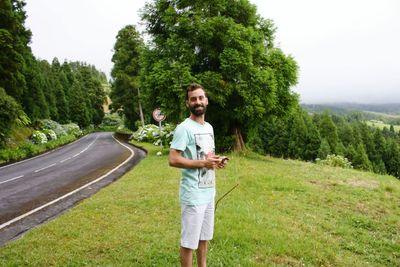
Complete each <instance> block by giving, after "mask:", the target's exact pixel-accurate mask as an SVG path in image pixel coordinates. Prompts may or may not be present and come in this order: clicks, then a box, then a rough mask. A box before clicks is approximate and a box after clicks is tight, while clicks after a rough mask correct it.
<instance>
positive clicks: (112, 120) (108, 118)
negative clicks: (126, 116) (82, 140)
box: [101, 113, 123, 126]
mask: <svg viewBox="0 0 400 267" xmlns="http://www.w3.org/2000/svg"><path fill="white" fill-rule="evenodd" d="M122 124H123V123H122V120H121V117H120V116H119V115H118V114H117V113H113V114H106V115H105V116H104V118H103V121H102V122H101V126H119V125H122Z"/></svg>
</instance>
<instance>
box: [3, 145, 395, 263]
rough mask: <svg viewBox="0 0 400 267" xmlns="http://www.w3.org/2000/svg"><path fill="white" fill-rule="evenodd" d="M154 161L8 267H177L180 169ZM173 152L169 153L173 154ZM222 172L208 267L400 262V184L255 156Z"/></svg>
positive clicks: (36, 234) (71, 215)
mask: <svg viewBox="0 0 400 267" xmlns="http://www.w3.org/2000/svg"><path fill="white" fill-rule="evenodd" d="M146 148H148V149H149V155H148V157H147V158H146V159H144V160H143V161H142V162H141V163H140V164H139V165H138V166H137V167H135V168H134V169H133V170H132V171H131V172H129V173H127V174H126V175H125V176H124V177H122V178H121V179H120V180H118V181H117V182H115V183H113V184H111V185H110V186H108V187H107V188H104V189H103V190H101V191H100V192H99V193H97V194H96V195H94V196H93V197H91V198H90V199H87V200H85V201H83V202H82V203H80V204H79V205H78V206H77V207H75V208H73V209H71V210H70V211H69V212H67V213H65V214H63V215H62V216H60V217H58V218H57V219H55V220H53V221H51V222H49V223H47V224H45V225H42V226H40V227H38V228H36V229H34V230H32V231H30V232H28V233H27V234H26V235H25V236H24V237H23V238H21V239H19V240H16V241H13V242H10V243H9V244H8V245H7V246H5V247H2V248H0V266H178V265H179V257H178V253H179V248H178V246H179V232H180V210H179V203H178V186H179V179H178V177H179V170H177V169H174V168H170V167H169V166H168V164H167V156H165V155H164V156H160V157H157V156H155V153H156V149H155V148H154V147H150V146H149V145H146ZM165 154H166V153H165ZM230 158H231V160H230V162H229V165H228V166H227V168H226V169H225V170H221V171H219V173H218V174H217V188H218V194H217V197H220V196H222V195H223V194H224V193H225V192H226V191H228V190H229V189H230V188H231V187H232V186H234V185H235V184H236V183H239V184H240V185H239V187H238V188H237V189H235V191H233V192H232V193H231V194H230V195H228V196H227V197H226V198H225V199H223V200H222V201H221V203H220V204H219V207H218V210H217V212H216V221H215V223H216V225H215V235H214V240H213V241H212V242H211V244H210V251H209V257H208V265H209V266H352V267H354V266H363V267H364V266H400V205H399V203H400V180H398V179H396V178H394V177H391V176H383V175H377V174H372V173H367V172H360V171H356V170H344V169H339V168H333V167H328V166H320V165H316V164H312V163H305V162H300V161H293V160H283V159H275V158H270V157H262V156H258V155H255V154H252V153H249V154H247V155H237V154H232V155H230Z"/></svg>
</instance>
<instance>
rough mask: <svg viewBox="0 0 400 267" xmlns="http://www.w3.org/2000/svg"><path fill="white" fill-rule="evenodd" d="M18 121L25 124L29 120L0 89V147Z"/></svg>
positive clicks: (17, 105) (18, 106)
mask: <svg viewBox="0 0 400 267" xmlns="http://www.w3.org/2000/svg"><path fill="white" fill-rule="evenodd" d="M18 121H20V122H21V123H22V124H27V123H28V122H29V119H28V118H27V116H26V115H25V113H24V112H23V111H22V108H21V106H20V105H19V104H18V103H17V101H15V99H14V98H13V97H11V96H9V95H7V93H6V91H5V90H4V89H3V88H1V87H0V146H3V145H4V143H5V140H6V139H7V137H8V135H9V133H10V131H11V127H12V126H13V125H14V124H15V123H16V122H18Z"/></svg>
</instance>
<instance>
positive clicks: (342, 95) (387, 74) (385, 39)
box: [25, 0, 400, 103]
mask: <svg viewBox="0 0 400 267" xmlns="http://www.w3.org/2000/svg"><path fill="white" fill-rule="evenodd" d="M148 1H149V0H147V1H146V0H26V3H27V5H26V7H25V11H26V12H27V16H28V18H27V20H26V23H25V25H26V27H27V28H29V29H30V30H31V31H32V41H31V44H30V46H31V48H32V51H33V53H34V55H35V56H36V57H37V58H40V59H45V60H48V61H50V62H51V61H52V59H53V58H54V57H57V58H58V59H59V60H60V61H61V62H62V61H64V60H65V59H66V60H68V61H81V62H86V63H88V64H91V65H95V66H96V68H97V69H99V70H101V71H103V72H104V73H106V75H107V76H108V77H110V72H111V69H112V62H111V58H112V55H113V46H114V43H115V40H116V39H115V37H116V35H117V33H118V31H119V30H120V29H122V28H123V27H124V26H126V25H129V24H133V25H136V26H138V27H139V29H141V30H144V27H143V24H142V25H141V24H140V17H139V9H140V8H142V7H143V6H144V4H145V2H148ZM250 2H251V3H252V4H255V5H256V6H257V13H258V14H259V15H260V16H262V17H263V18H266V19H272V20H273V21H274V23H275V25H276V27H277V32H276V45H277V46H278V47H280V48H281V49H282V50H283V51H284V53H286V54H288V55H291V56H293V57H294V59H295V60H296V62H297V63H298V65H299V79H298V84H297V85H296V86H295V87H293V88H292V90H293V91H294V92H296V93H298V94H299V96H300V101H301V102H302V103H328V102H330V103H331V102H356V103H395V102H396V103H400V1H398V0H302V1H298V0H250Z"/></svg>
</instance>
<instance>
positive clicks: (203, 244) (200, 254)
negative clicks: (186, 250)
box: [197, 240, 208, 267]
mask: <svg viewBox="0 0 400 267" xmlns="http://www.w3.org/2000/svg"><path fill="white" fill-rule="evenodd" d="M207 249H208V241H207V240H200V241H199V247H198V248H197V265H198V266H199V267H206V266H207Z"/></svg>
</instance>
